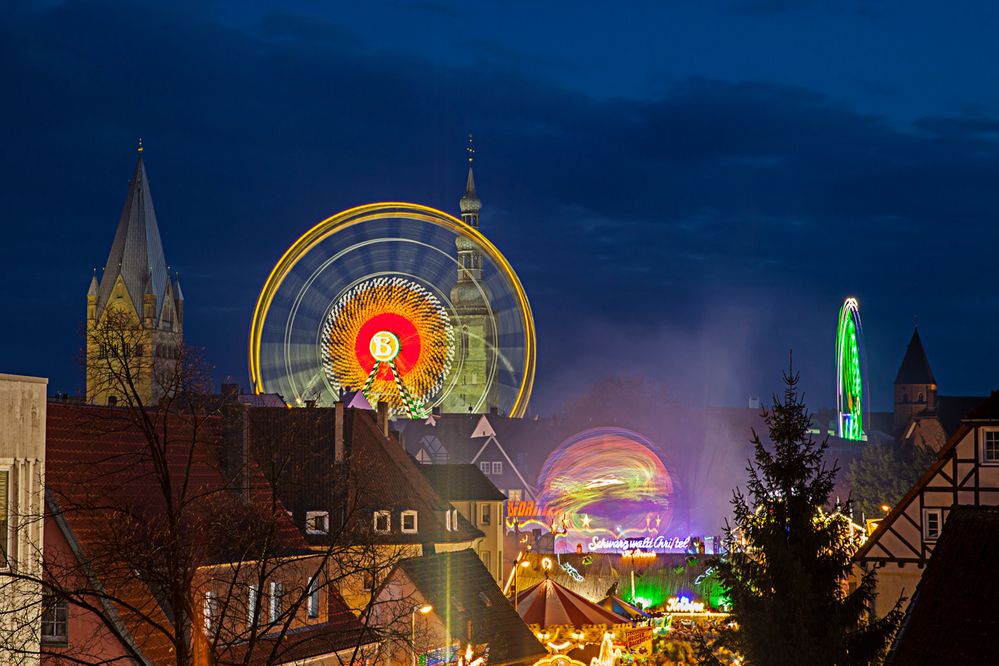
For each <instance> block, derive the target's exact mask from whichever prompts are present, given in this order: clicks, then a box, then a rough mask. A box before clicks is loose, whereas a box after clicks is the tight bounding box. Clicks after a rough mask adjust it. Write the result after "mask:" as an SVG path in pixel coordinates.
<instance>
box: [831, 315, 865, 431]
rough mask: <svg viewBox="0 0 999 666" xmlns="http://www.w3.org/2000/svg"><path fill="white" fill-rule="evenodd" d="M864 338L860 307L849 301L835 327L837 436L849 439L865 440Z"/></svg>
mask: <svg viewBox="0 0 999 666" xmlns="http://www.w3.org/2000/svg"><path fill="white" fill-rule="evenodd" d="M862 339H863V331H862V329H861V326H860V305H859V304H858V303H857V299H855V298H847V299H846V300H845V301H844V302H843V306H842V307H841V308H840V311H839V322H838V324H837V327H836V412H837V433H836V434H837V435H838V436H839V437H842V438H843V439H849V440H862V439H864V378H863V365H862V361H861V359H862V354H863V347H862V344H863V343H862Z"/></svg>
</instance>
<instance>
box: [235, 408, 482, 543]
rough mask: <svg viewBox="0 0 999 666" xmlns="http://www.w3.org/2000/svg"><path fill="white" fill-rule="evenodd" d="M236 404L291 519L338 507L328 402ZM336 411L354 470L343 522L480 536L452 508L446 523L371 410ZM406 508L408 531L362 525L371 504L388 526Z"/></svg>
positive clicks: (442, 505)
mask: <svg viewBox="0 0 999 666" xmlns="http://www.w3.org/2000/svg"><path fill="white" fill-rule="evenodd" d="M244 412H245V414H246V415H247V418H248V419H249V426H250V429H249V432H250V440H251V441H250V448H251V451H252V454H253V456H254V458H255V459H256V461H257V463H258V464H259V466H260V467H261V469H263V472H264V475H265V476H266V477H267V479H268V481H269V482H270V483H271V484H272V485H273V486H274V487H275V492H276V494H277V495H278V497H280V499H281V501H282V502H283V503H284V505H285V506H287V507H288V508H289V509H292V510H293V511H294V513H295V517H296V519H297V520H299V521H303V520H304V514H305V512H307V511H311V510H323V509H327V508H328V510H329V511H330V512H331V513H330V515H331V516H333V515H338V514H339V513H340V511H338V509H340V508H341V507H340V505H336V506H334V505H333V503H335V502H337V501H339V500H338V499H336V498H338V497H340V496H341V491H342V490H343V489H342V487H340V485H339V484H341V483H342V479H343V477H342V476H340V475H337V474H336V473H335V472H334V470H335V464H336V461H335V459H334V456H335V450H336V442H335V437H336V435H335V433H336V431H337V426H336V418H337V416H336V409H334V408H324V407H312V408H302V409H288V408H287V407H276V408H275V407H253V408H247V409H245V410H244ZM343 418H344V423H343V424H342V425H343V436H344V452H345V454H346V456H347V458H348V460H349V462H350V464H351V465H352V467H353V469H354V470H356V471H357V473H356V474H350V475H349V478H350V480H351V482H352V483H354V485H353V486H352V495H351V497H352V499H353V501H355V502H356V509H357V510H356V511H352V512H351V513H352V515H353V518H352V519H353V520H355V523H354V524H353V526H351V529H353V530H358V531H359V532H361V531H363V532H365V533H364V534H363V537H364V538H365V539H372V540H374V541H375V542H380V543H392V544H409V543H412V544H424V543H461V542H466V541H470V540H472V539H477V538H480V537H482V536H483V534H482V532H481V531H479V530H478V529H476V528H475V527H474V526H473V525H472V524H471V523H469V522H468V521H467V520H466V519H465V518H464V517H462V516H460V515H459V517H458V526H457V529H451V530H449V529H448V521H447V511H448V510H449V509H450V505H449V504H448V502H447V500H445V499H443V498H441V497H440V495H438V494H437V492H436V491H435V490H434V487H433V486H432V485H431V484H430V482H429V481H428V480H427V478H426V477H425V476H424V475H423V474H421V473H420V471H419V469H418V467H420V465H418V464H417V463H416V461H415V460H413V458H412V457H411V456H410V455H409V454H408V453H406V451H405V450H404V449H403V447H402V445H401V444H399V442H398V441H397V440H396V439H395V438H393V437H389V436H386V435H384V434H383V433H382V432H381V430H380V429H379V428H378V426H377V424H376V422H375V414H374V413H373V412H371V411H368V410H365V409H344V410H343ZM227 445H228V444H227ZM321 498H328V499H321ZM324 502H327V503H328V504H324ZM408 509H412V510H415V511H417V515H418V520H417V531H416V532H414V533H404V532H401V531H399V530H397V529H394V528H393V530H392V531H391V532H390V533H387V534H370V533H368V532H367V528H369V527H370V526H371V516H372V512H374V511H380V510H388V511H390V512H392V513H393V516H392V518H391V524H392V525H393V526H396V525H399V521H400V520H401V518H400V516H399V513H400V512H401V511H403V510H408ZM307 538H308V540H309V541H310V542H311V543H313V544H320V543H324V542H325V541H327V540H328V537H326V536H322V535H310V536H308V537H307Z"/></svg>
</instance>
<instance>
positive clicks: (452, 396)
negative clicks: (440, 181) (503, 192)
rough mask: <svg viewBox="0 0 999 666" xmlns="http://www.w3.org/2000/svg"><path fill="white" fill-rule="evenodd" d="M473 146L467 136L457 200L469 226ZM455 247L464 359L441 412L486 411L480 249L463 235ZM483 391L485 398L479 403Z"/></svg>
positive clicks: (487, 364) (475, 204)
mask: <svg viewBox="0 0 999 666" xmlns="http://www.w3.org/2000/svg"><path fill="white" fill-rule="evenodd" d="M472 155H473V150H472V145H471V137H469V146H468V180H467V182H466V184H465V194H464V195H462V197H461V201H459V204H458V205H459V207H460V209H461V219H462V220H463V221H464V222H465V224H467V225H468V226H470V227H472V228H474V229H478V228H479V213H480V212H481V211H482V201H480V200H479V197H478V195H477V194H476V193H475V176H474V175H473V174H472ZM455 246H456V247H457V250H458V281H457V283H456V284H455V285H454V287H453V288H452V289H451V303H452V304H453V305H454V309H455V312H456V313H457V314H458V317H459V319H460V330H459V331H457V333H458V336H457V337H458V340H459V347H458V355H459V358H463V359H464V362H463V363H462V365H461V369H460V372H459V374H458V377H457V380H456V383H455V385H454V388H453V389H452V391H451V392H450V393H449V394H448V396H447V398H445V399H444V402H443V404H442V406H441V407H442V411H444V412H446V413H452V414H467V413H469V412H472V411H474V412H478V413H485V412H488V411H489V410H490V409H492V408H494V407H497V406H498V404H499V402H498V399H497V388H496V378H495V377H490V376H489V372H490V369H491V368H495V359H493V358H492V356H494V355H495V345H494V343H493V340H492V337H493V330H492V328H493V326H492V321H491V320H490V317H489V307H488V303H487V299H488V297H489V296H488V294H483V293H482V291H480V287H481V285H482V252H481V250H480V249H479V246H478V245H476V244H475V243H474V242H473V241H472V240H470V239H468V238H465V237H464V236H458V238H457V239H456V240H455ZM483 394H485V396H486V397H485V401H483V402H480V399H481V397H482V396H483Z"/></svg>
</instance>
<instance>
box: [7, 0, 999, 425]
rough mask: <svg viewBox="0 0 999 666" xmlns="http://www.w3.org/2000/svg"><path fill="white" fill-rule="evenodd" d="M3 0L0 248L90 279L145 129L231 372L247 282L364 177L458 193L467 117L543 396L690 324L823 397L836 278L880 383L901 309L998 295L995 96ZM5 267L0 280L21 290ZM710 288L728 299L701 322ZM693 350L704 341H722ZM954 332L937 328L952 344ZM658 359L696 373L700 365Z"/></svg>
mask: <svg viewBox="0 0 999 666" xmlns="http://www.w3.org/2000/svg"><path fill="white" fill-rule="evenodd" d="M5 11H6V14H5V15H4V16H3V18H4V20H0V75H2V78H3V80H4V81H5V82H6V83H5V85H6V86H7V88H8V90H10V91H16V92H17V94H16V95H10V96H8V100H9V103H8V104H6V105H5V106H4V108H3V109H2V110H0V120H2V121H3V122H4V124H5V126H6V127H15V128H17V131H16V132H11V133H10V135H9V137H8V141H7V145H6V147H5V148H6V150H5V157H4V158H3V159H2V160H0V178H2V179H3V182H4V183H5V184H6V185H5V192H4V194H3V200H2V203H3V204H4V205H5V216H6V217H7V219H9V220H10V221H11V225H10V226H11V228H12V231H11V233H10V235H9V238H8V239H7V240H8V247H11V248H18V251H16V252H11V253H10V255H9V256H6V257H4V258H5V259H6V260H7V263H6V266H7V270H8V271H10V272H11V273H12V274H14V275H18V276H34V275H37V274H38V273H39V272H40V271H41V270H42V269H41V268H40V266H39V261H38V254H37V252H36V253H32V252H26V251H25V249H26V248H37V247H39V244H40V242H41V241H40V240H39V238H38V232H37V230H38V229H39V228H44V229H47V230H48V233H47V236H46V238H45V240H44V247H45V248H46V249H45V252H46V254H47V255H48V256H50V257H52V258H54V259H57V261H54V262H47V263H48V265H46V267H45V272H47V273H49V274H50V275H49V276H48V277H47V279H50V280H51V281H52V282H55V283H58V284H61V285H66V287H65V288H67V289H70V290H72V289H74V288H76V286H77V285H79V293H80V294H81V299H82V294H83V293H85V290H86V284H87V281H88V280H89V276H90V267H91V266H93V265H95V264H96V265H99V264H102V263H103V260H104V257H105V256H106V252H107V248H108V246H109V244H110V241H111V238H112V236H113V229H114V225H115V222H116V220H117V214H118V211H119V210H120V206H121V203H122V199H123V197H124V188H125V179H126V178H127V177H128V175H129V174H130V173H131V166H132V165H131V163H130V161H131V160H132V159H133V157H132V156H131V150H132V146H133V145H134V140H135V139H136V138H137V137H138V136H140V135H141V136H143V137H144V138H146V141H147V147H148V149H147V165H148V168H149V172H150V176H151V179H152V188H153V193H154V197H155V201H156V205H157V212H158V214H159V219H160V224H161V229H162V233H163V235H164V244H165V247H166V251H167V255H168V257H167V258H168V260H169V261H171V262H172V263H173V264H174V266H176V267H178V268H179V269H180V270H181V271H182V273H183V274H184V275H187V276H189V278H185V281H184V289H185V294H186V295H187V297H188V304H187V317H188V322H189V324H188V329H187V330H188V334H189V335H190V336H191V337H192V340H195V341H196V342H197V344H201V345H204V346H206V347H207V348H208V354H209V356H210V357H213V358H215V360H216V362H217V364H218V366H219V369H220V372H221V373H222V374H230V375H233V376H237V377H238V376H242V375H244V374H245V369H244V364H245V362H244V358H245V354H244V352H243V345H244V344H245V339H246V330H247V327H248V322H249V316H250V312H251V310H252V306H253V303H254V301H255V298H256V293H257V290H258V289H259V287H260V285H261V284H262V282H263V279H264V277H265V275H266V274H267V272H268V271H269V270H270V268H271V266H272V265H273V262H274V261H276V259H277V258H278V256H279V255H280V253H281V251H282V250H283V249H284V248H285V247H287V246H288V245H289V244H290V243H291V242H292V241H293V240H294V238H296V237H297V235H298V234H300V233H301V232H302V231H304V230H305V229H306V228H308V227H309V226H311V224H313V223H314V222H316V221H318V220H319V219H322V218H324V217H326V216H328V215H329V214H331V213H333V212H335V211H336V210H340V209H343V208H347V207H349V206H352V205H355V204H358V203H362V202H366V201H372V200H385V199H396V200H397V199H402V200H413V201H418V202H421V203H428V204H431V205H435V206H438V207H441V208H444V209H447V210H454V208H455V207H456V200H457V197H458V196H459V194H460V191H461V188H462V187H463V184H464V174H463V168H464V165H463V160H462V148H463V146H462V143H463V138H464V135H465V133H466V132H467V131H469V130H473V131H474V132H475V134H476V143H477V148H478V161H477V163H476V164H477V172H476V175H477V180H478V183H479V190H480V195H481V196H482V198H483V200H484V202H485V206H486V208H485V212H484V217H483V229H484V231H485V232H486V233H487V234H488V235H489V236H490V237H491V238H492V239H493V240H494V241H496V242H497V244H498V245H499V246H500V247H501V248H502V249H503V251H504V253H505V254H506V255H507V257H508V258H510V259H511V260H512V261H513V263H514V265H515V266H516V267H517V269H518V271H519V273H520V275H521V278H522V281H523V282H524V284H525V286H526V288H527V291H528V293H529V295H530V296H531V298H532V302H533V305H534V309H535V312H536V314H537V317H538V320H539V331H540V336H541V341H540V349H541V353H542V354H543V356H544V358H543V359H542V370H543V371H542V372H539V378H538V379H539V386H538V390H537V391H536V394H537V395H539V396H540V398H539V399H540V400H541V401H542V404H544V405H545V406H546V407H553V406H554V405H555V404H556V403H557V401H558V400H559V399H560V397H561V391H560V390H559V389H557V388H555V387H557V386H561V385H562V384H563V379H564V377H563V374H562V373H564V372H565V371H566V369H571V368H573V364H575V363H577V362H578V359H579V358H580V356H581V355H582V356H586V357H592V358H595V359H600V358H602V357H603V356H604V352H603V350H601V349H599V345H600V343H601V341H602V340H603V341H606V342H607V343H608V344H613V345H622V344H626V343H627V339H628V332H629V331H634V330H636V329H635V328H633V327H638V328H639V329H641V330H650V331H656V332H658V331H671V332H672V331H677V330H679V331H681V333H679V334H677V336H676V337H675V339H676V340H678V341H679V342H678V343H677V345H680V344H683V345H693V344H695V343H697V342H698V341H702V340H710V341H711V345H707V348H708V349H710V348H711V346H712V345H717V346H718V347H719V353H718V354H719V356H724V357H725V358H726V362H725V365H726V367H734V368H738V369H739V370H740V371H743V370H745V374H746V375H747V376H750V377H754V378H755V377H763V376H769V375H766V373H764V372H762V371H761V372H756V371H755V370H746V368H750V367H757V366H758V365H763V364H771V363H777V364H778V365H777V366H776V369H775V370H774V371H773V372H772V373H770V374H773V375H774V376H778V375H777V372H778V371H779V368H780V367H782V366H781V365H779V364H780V363H781V362H782V361H781V359H783V358H784V357H785V355H786V350H787V348H788V347H790V346H794V347H795V348H796V350H800V351H801V354H802V355H803V356H804V355H810V356H811V357H812V358H813V359H814V360H813V361H810V362H808V363H806V366H808V367H810V368H814V372H815V374H816V375H817V377H816V378H815V380H814V383H813V384H811V385H808V384H807V382H806V386H812V387H814V392H815V393H818V394H820V395H821V396H822V399H823V400H825V396H824V393H822V392H823V391H825V390H826V389H825V388H824V387H826V385H827V384H829V383H831V381H832V379H831V374H832V369H831V362H830V361H829V359H828V358H827V357H830V356H831V353H832V352H831V349H832V346H831V344H832V343H831V340H832V335H833V334H832V331H833V327H834V325H835V312H836V309H837V308H838V305H839V300H840V299H841V297H842V296H844V295H846V294H847V293H859V294H861V296H862V297H863V298H862V303H868V302H870V303H872V304H877V306H878V309H877V310H874V311H873V316H874V317H877V321H878V323H879V325H880V326H882V327H884V328H885V329H886V330H891V331H894V332H893V333H891V334H890V335H889V334H885V335H874V336H872V339H871V343H870V344H871V347H872V352H873V353H871V354H870V356H871V357H872V358H873V359H875V360H876V364H877V365H878V370H877V374H878V378H879V379H884V382H885V383H886V382H887V381H890V375H891V374H893V371H894V367H893V365H894V363H895V361H894V359H893V356H894V355H895V354H896V352H898V353H900V351H899V350H898V349H896V346H897V345H904V343H905V339H906V336H907V330H906V329H907V327H908V322H909V321H910V320H909V317H910V315H911V314H912V313H913V312H914V311H919V313H920V315H921V319H920V320H921V322H926V324H925V325H926V326H933V325H937V326H940V327H943V326H945V325H947V324H948V322H949V318H950V317H952V316H954V315H955V314H956V311H955V308H957V307H958V306H957V305H956V304H954V303H951V302H950V301H949V300H948V295H949V294H950V293H952V292H955V291H957V292H966V293H965V296H966V299H965V301H964V302H971V303H978V302H981V298H983V297H984V296H983V295H984V294H985V293H986V292H989V291H990V287H989V285H988V284H986V283H983V282H982V281H981V279H980V278H981V274H980V272H979V271H980V267H981V266H985V265H990V262H991V260H992V258H991V255H990V250H989V248H991V247H994V246H995V243H996V241H997V240H999V238H997V234H999V231H997V228H999V227H997V225H995V216H996V211H997V210H999V190H996V188H995V187H994V184H995V183H996V182H999V146H997V144H996V143H995V141H994V133H995V130H996V127H997V124H999V120H997V119H995V118H992V117H990V116H986V115H982V116H977V117H973V118H968V117H948V118H927V119H925V120H922V121H920V122H918V123H916V124H915V125H914V126H911V127H899V126H896V125H892V124H890V123H888V122H886V121H885V120H883V119H881V118H878V117H874V116H871V115H868V114H864V113H861V112H858V111H857V110H855V109H854V108H851V107H849V106H847V105H845V104H843V103H841V102H838V101H836V100H834V99H830V98H829V97H827V96H826V95H823V94H822V93H821V92H818V91H815V90H807V89H803V88H800V87H791V86H785V85H777V84H775V83H772V82H768V81H762V80H756V81H743V82H727V81H719V80H714V79H708V78H689V77H688V78H686V79H678V80H677V81H676V82H675V83H673V84H671V85H670V86H669V87H667V88H664V89H662V90H660V91H658V93H657V94H655V95H650V96H648V97H646V98H639V99H595V98H592V97H590V96H587V95H585V94H583V93H580V92H577V91H574V90H571V89H568V88H565V87H563V86H560V85H559V84H558V83H557V81H553V80H551V79H549V78H546V75H543V74H541V73H538V72H530V71H526V70H525V69H524V68H522V67H520V66H518V65H517V63H516V62H515V63H513V65H512V66H510V65H508V64H504V63H503V62H500V61H502V60H503V58H502V57H501V55H496V57H495V58H491V59H489V60H488V61H485V62H479V63H477V64H476V65H475V66H470V65H469V66H466V65H463V64H460V63H452V64H439V63H436V62H435V61H433V60H431V59H428V58H424V57H422V56H421V55H420V54H418V53H409V52H398V51H392V50H385V49H372V48H368V47H366V45H365V42H364V38H363V37H359V36H358V35H357V34H355V33H353V32H352V31H351V30H350V28H349V27H345V25H343V24H341V23H339V22H332V21H315V20H313V19H311V18H304V17H301V16H296V15H294V14H290V13H284V14H278V13H272V14H268V15H266V16H265V17H264V19H263V20H262V21H261V22H260V23H259V24H257V25H255V26H254V27H253V28H252V29H250V30H237V29H235V28H233V27H231V26H227V25H226V24H224V23H221V22H219V21H216V20H214V19H211V18H209V17H208V16H207V15H204V14H200V13H197V12H193V13H192V11H190V8H184V7H181V8H175V7H172V6H163V5H142V6H139V5H131V6H128V7H125V8H122V7H120V6H117V5H115V6H111V5H99V4H98V5H88V6H87V7H82V6H80V5H76V4H70V5H61V6H56V7H49V8H45V9H36V10H31V11H28V10H11V9H7V10H5ZM137 26H140V27H141V29H140V28H137ZM493 60H495V61H496V62H493ZM545 71H546V72H547V71H548V70H545ZM6 282H7V285H6V286H0V298H5V302H10V301H9V299H10V296H11V294H12V292H13V291H14V290H15V289H20V288H21V287H20V286H17V285H15V284H14V283H13V282H12V281H9V280H8V281H6ZM74 293H75V292H74ZM42 298H45V296H44V295H43V296H42ZM988 302H991V301H988ZM219 303H225V305H226V307H225V308H219V307H218V304H219ZM744 304H752V307H754V308H755V307H756V304H763V306H762V307H759V311H760V312H761V313H763V314H761V315H760V316H759V317H756V316H754V317H752V331H751V334H750V332H747V335H751V339H752V340H753V341H754V342H753V344H752V345H748V346H747V345H745V344H743V343H742V342H740V343H739V344H737V345H733V347H732V349H733V350H735V351H732V354H735V353H736V352H737V355H738V356H739V357H740V358H731V354H729V352H730V351H731V350H728V349H723V348H724V347H725V344H726V340H725V336H724V335H718V334H716V331H717V330H725V327H726V325H727V324H725V323H724V322H725V321H734V320H735V319H740V321H741V320H745V319H746V317H745V315H744V312H745V311H744V310H743V309H742V306H743V305H744ZM82 312H83V308H82V307H81V308H79V311H68V310H65V309H62V310H57V309H52V310H51V311H50V312H49V313H48V315H47V319H46V320H45V321H38V322H36V323H34V324H33V325H35V326H47V327H50V328H51V329H52V330H57V331H61V332H62V333H61V334H59V335H56V334H53V336H54V337H57V338H58V343H57V344H53V346H54V347H56V348H59V349H67V350H75V348H76V346H78V345H77V342H78V340H77V338H76V337H75V336H76V328H75V324H76V323H77V322H78V320H79V319H80V317H81V316H82ZM239 312H242V313H244V314H243V316H239V315H238V314H236V313H239ZM719 312H725V313H727V317H726V318H723V320H722V323H719V320H717V319H711V320H710V322H711V327H710V328H703V327H704V326H706V325H707V324H706V323H705V322H707V321H708V318H707V317H706V313H719ZM866 314H867V311H866V310H865V315H866ZM981 316H982V321H980V322H979V325H980V326H979V327H978V330H979V332H977V333H974V335H976V336H978V337H977V338H976V340H977V342H976V341H972V342H969V343H968V345H966V346H965V348H966V349H975V348H980V349H983V350H984V349H986V348H988V346H987V345H988V344H989V343H988V342H987V341H988V340H990V339H991V337H992V336H993V334H994V331H995V329H996V326H997V325H999V317H997V315H996V314H994V313H991V312H984V313H982V315H981ZM738 323H739V322H735V323H734V324H733V325H732V330H739V326H738V325H737V324H738ZM643 327H644V328H643ZM699 327H701V328H699ZM868 328H869V330H870V328H871V327H868ZM615 330H620V331H621V333H620V334H619V335H614V334H613V331H615ZM588 331H595V332H597V333H599V334H590V333H588ZM584 332H585V333H586V334H583V333H584ZM656 334H657V335H658V333H656ZM5 335H6V336H9V337H8V338H7V344H6V345H3V347H5V351H3V352H0V366H2V365H3V363H4V362H7V363H10V362H11V359H12V358H14V357H15V356H16V357H18V358H20V357H28V358H40V357H43V356H45V353H44V352H43V351H42V350H41V349H39V348H38V347H37V346H36V343H35V341H34V339H33V338H34V336H32V335H31V333H30V330H25V331H23V332H16V331H15V332H10V331H8V332H5ZM566 339H578V340H579V342H578V343H573V344H564V342H565V341H566ZM670 339H673V338H670ZM698 344H699V343H698ZM595 347H596V348H595ZM704 348H705V347H703V346H698V351H697V354H695V355H694V356H693V357H694V358H704V357H707V356H710V354H708V353H706V352H703V351H701V350H703V349H704ZM60 353H61V352H60ZM70 353H71V352H67V353H66V354H62V355H61V356H60V355H58V354H57V355H55V356H51V355H50V356H46V357H45V358H46V359H49V360H44V361H42V362H40V366H41V367H40V368H39V370H38V372H43V373H47V374H53V375H56V376H59V377H61V378H63V381H62V383H61V385H63V386H65V385H66V384H68V383H69V382H70V379H66V378H67V377H73V376H76V375H74V374H72V373H74V372H76V371H74V370H67V367H69V365H68V363H66V362H65V360H66V358H67V357H68V354H70ZM678 353H680V354H681V356H682V351H680V352H678ZM958 353H959V352H958V350H956V349H955V350H953V351H952V350H951V349H950V345H946V344H943V345H941V354H942V355H944V357H945V358H949V359H950V360H949V362H950V363H951V364H952V366H953V367H956V366H958V365H959V362H958V360H957V359H958V356H957V354H958ZM961 353H966V352H963V351H962V352H961ZM744 356H745V357H748V358H742V357H744ZM622 362H623V361H622ZM591 363H592V362H588V364H587V366H586V367H587V368H589V367H591ZM608 363H610V361H608ZM648 363H649V368H648V372H649V373H651V374H657V373H660V372H668V373H674V374H675V375H676V377H677V381H683V382H685V383H686V382H688V381H689V380H688V379H686V378H687V377H689V376H691V375H692V374H693V373H692V372H691V371H689V369H687V368H683V369H682V371H679V370H674V369H670V366H669V365H668V364H667V365H666V366H663V367H664V368H665V369H663V368H660V367H659V366H657V361H656V359H649V360H648ZM993 365H995V366H996V367H991V366H990V367H989V368H987V370H988V371H991V372H999V361H996V363H995V364H993ZM872 367H873V365H872ZM588 372H592V373H599V363H596V365H595V367H593V369H592V370H588ZM983 372H984V370H983ZM717 376H718V377H725V376H727V375H724V374H723V373H717ZM667 379H668V378H667ZM778 379H779V376H778ZM806 379H807V377H806ZM761 381H763V380H761ZM546 383H547V386H551V387H553V388H551V389H546V388H545V386H546ZM717 383H718V384H724V383H725V381H723V380H721V379H719V381H718V382H717ZM747 384H752V382H747ZM752 388H753V387H752V386H750V385H747V386H745V387H740V388H739V393H740V394H741V393H743V392H749V391H752ZM945 388H946V387H945ZM977 388H978V387H977V385H972V386H970V387H969V388H968V389H962V390H973V389H977ZM755 392H758V393H765V392H766V391H765V390H758V391H755ZM721 393H724V392H721ZM721 393H719V395H721ZM886 394H887V391H886V389H881V396H882V397H881V399H882V400H884V397H885V396H886Z"/></svg>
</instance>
